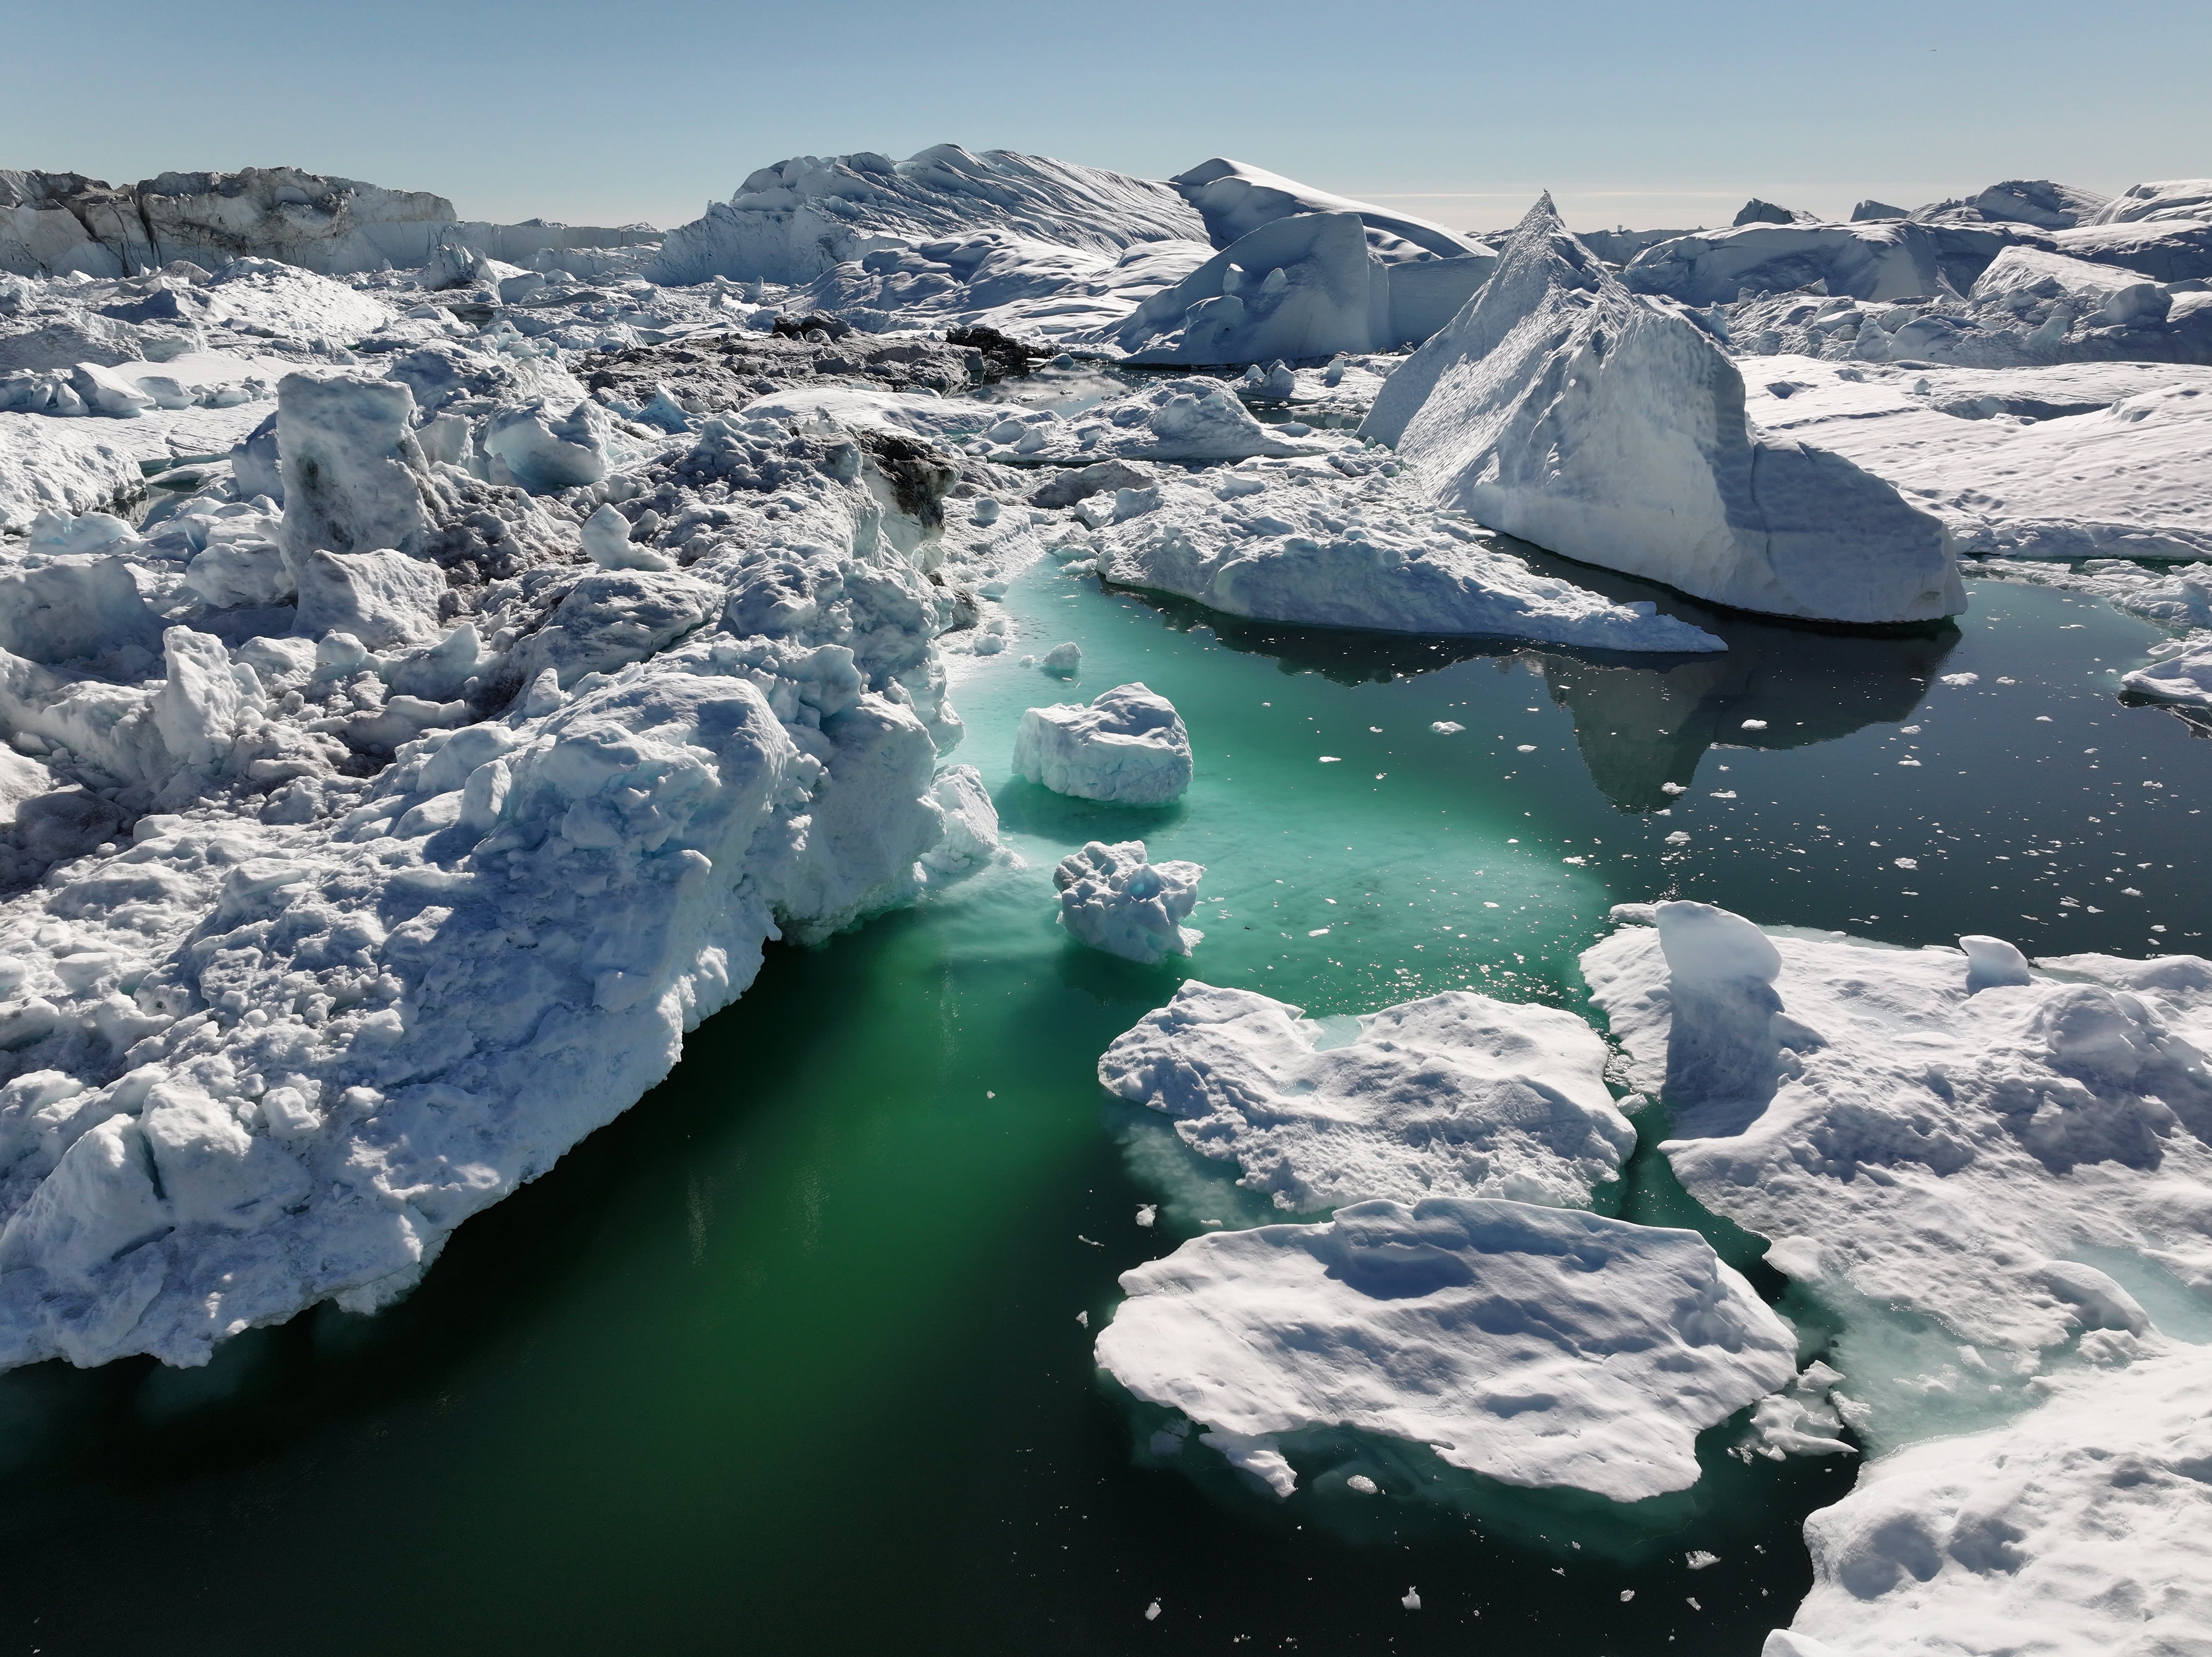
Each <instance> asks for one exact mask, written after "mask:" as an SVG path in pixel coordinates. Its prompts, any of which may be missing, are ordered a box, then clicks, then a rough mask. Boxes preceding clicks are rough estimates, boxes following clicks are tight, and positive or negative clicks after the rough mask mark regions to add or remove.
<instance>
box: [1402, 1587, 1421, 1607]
mask: <svg viewBox="0 0 2212 1657" xmlns="http://www.w3.org/2000/svg"><path fill="white" fill-rule="evenodd" d="M1398 1603H1399V1604H1400V1605H1403V1606H1405V1608H1406V1609H1407V1611H1419V1609H1420V1608H1421V1596H1420V1593H1419V1590H1418V1589H1415V1588H1407V1590H1406V1597H1405V1598H1404V1599H1401V1600H1400V1601H1399V1602H1398Z"/></svg>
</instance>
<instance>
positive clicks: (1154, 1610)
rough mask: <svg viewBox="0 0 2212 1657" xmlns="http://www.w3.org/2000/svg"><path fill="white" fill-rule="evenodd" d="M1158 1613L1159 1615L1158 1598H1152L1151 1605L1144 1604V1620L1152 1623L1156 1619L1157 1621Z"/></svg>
mask: <svg viewBox="0 0 2212 1657" xmlns="http://www.w3.org/2000/svg"><path fill="white" fill-rule="evenodd" d="M1159 1615H1160V1602H1159V1601H1158V1600H1157V1599H1155V1600H1153V1601H1152V1604H1151V1605H1146V1607H1145V1620H1146V1622H1147V1623H1152V1622H1157V1621H1158V1620H1159Z"/></svg>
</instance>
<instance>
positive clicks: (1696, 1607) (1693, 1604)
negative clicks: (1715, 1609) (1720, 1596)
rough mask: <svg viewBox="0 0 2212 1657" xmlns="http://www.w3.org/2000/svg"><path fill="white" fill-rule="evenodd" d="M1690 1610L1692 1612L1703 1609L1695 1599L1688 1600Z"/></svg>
mask: <svg viewBox="0 0 2212 1657" xmlns="http://www.w3.org/2000/svg"><path fill="white" fill-rule="evenodd" d="M1690 1609H1691V1610H1692V1611H1703V1610H1704V1609H1705V1607H1704V1606H1703V1605H1699V1603H1698V1602H1697V1600H1696V1599H1691V1600H1690Z"/></svg>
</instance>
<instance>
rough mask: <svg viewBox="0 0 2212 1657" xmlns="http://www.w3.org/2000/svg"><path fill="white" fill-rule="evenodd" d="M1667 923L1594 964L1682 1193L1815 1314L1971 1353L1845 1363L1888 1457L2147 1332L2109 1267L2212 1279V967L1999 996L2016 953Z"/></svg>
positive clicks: (2193, 962) (2086, 961)
mask: <svg viewBox="0 0 2212 1657" xmlns="http://www.w3.org/2000/svg"><path fill="white" fill-rule="evenodd" d="M1639 913H1640V912H1628V913H1626V919H1627V920H1637V919H1638V915H1639ZM1649 913H1650V918H1651V919H1653V920H1656V925H1652V926H1645V925H1633V924H1631V925H1623V926H1621V927H1620V929H1619V930H1618V931H1616V932H1614V933H1613V935H1612V936H1610V937H1608V938H1605V939H1603V940H1602V941H1601V942H1600V943H1599V944H1596V945H1595V946H1594V947H1593V948H1592V949H1590V950H1589V951H1588V952H1586V953H1585V955H1584V956H1583V974H1584V976H1585V977H1586V978H1587V979H1588V980H1589V984H1590V986H1591V992H1592V1000H1593V1002H1594V1004H1595V1005H1596V1006H1597V1007H1598V1008H1599V1009H1600V1010H1601V1011H1603V1012H1604V1013H1605V1015H1606V1016H1607V1019H1608V1021H1609V1022H1610V1023H1611V1027H1612V1029H1613V1035H1614V1036H1615V1038H1616V1039H1618V1040H1619V1041H1620V1042H1621V1043H1622V1044H1623V1045H1624V1046H1625V1047H1626V1049H1627V1052H1628V1053H1629V1055H1630V1058H1631V1059H1632V1061H1633V1065H1634V1071H1633V1080H1634V1082H1635V1083H1636V1084H1637V1085H1638V1086H1639V1087H1642V1088H1644V1089H1647V1090H1648V1091H1650V1093H1652V1094H1653V1095H1655V1096H1662V1097H1663V1098H1664V1100H1665V1101H1666V1103H1667V1106H1668V1111H1669V1113H1670V1118H1671V1123H1672V1127H1673V1132H1674V1138H1671V1139H1670V1140H1669V1141H1668V1143H1667V1144H1664V1145H1662V1150H1663V1151H1664V1153H1665V1154H1666V1156H1667V1157H1668V1161H1669V1162H1671V1163H1672V1164H1673V1166H1674V1171H1675V1173H1676V1174H1677V1175H1678V1176H1679V1177H1680V1180H1681V1181H1682V1183H1683V1185H1684V1187H1686V1188H1687V1189H1688V1190H1689V1191H1690V1193H1692V1195H1693V1196H1695V1197H1697V1198H1698V1199H1699V1201H1701V1202H1703V1203H1704V1204H1705V1205H1706V1206H1707V1207H1709V1208H1711V1209H1712V1210H1714V1211H1716V1212H1717V1213H1720V1214H1723V1215H1725V1216H1727V1217H1729V1218H1730V1219H1732V1220H1734V1221H1735V1222H1736V1223H1739V1224H1741V1225H1742V1226H1744V1227H1745V1228H1746V1229H1749V1230H1751V1231H1753V1232H1755V1233H1757V1234H1759V1235H1762V1236H1765V1237H1766V1238H1768V1239H1770V1240H1771V1243H1772V1247H1771V1252H1770V1254H1769V1259H1770V1260H1771V1262H1772V1263H1773V1264H1775V1265H1777V1266H1780V1267H1781V1269H1783V1270H1784V1272H1787V1273H1788V1274H1789V1275H1790V1276H1791V1277H1793V1278H1799V1279H1801V1280H1802V1281H1803V1282H1804V1283H1805V1284H1807V1285H1808V1287H1809V1288H1811V1289H1812V1290H1814V1292H1815V1293H1817V1294H1820V1295H1821V1296H1824V1297H1834V1298H1838V1300H1840V1301H1841V1302H1843V1303H1844V1304H1847V1305H1852V1306H1886V1307H1888V1308H1894V1311H1895V1313H1896V1314H1903V1315H1905V1316H1907V1317H1918V1318H1920V1319H1923V1320H1930V1321H1931V1322H1932V1323H1933V1324H1934V1325H1935V1326H1937V1327H1939V1328H1940V1329H1941V1330H1942V1331H1943V1332H1944V1338H1946V1339H1948V1341H1950V1342H1951V1343H1953V1345H1951V1346H1949V1347H1946V1348H1942V1349H1941V1351H1942V1354H1943V1355H1944V1363H1948V1364H1949V1366H1950V1368H1951V1369H1952V1370H1953V1371H1954V1373H1952V1374H1949V1375H1946V1374H1945V1373H1943V1368H1944V1363H1937V1365H1936V1369H1933V1370H1931V1371H1929V1372H1928V1373H1926V1374H1923V1375H1920V1376H1918V1377H1917V1378H1915V1377H1911V1376H1898V1377H1890V1378H1887V1379H1885V1378H1881V1377H1877V1376H1873V1375H1851V1374H1850V1364H1849V1363H1839V1365H1838V1367H1840V1368H1843V1369H1844V1370H1845V1371H1846V1373H1847V1375H1848V1377H1849V1378H1848V1381H1847V1382H1846V1385H1845V1387H1844V1391H1845V1393H1847V1394H1848V1395H1849V1396H1850V1398H1851V1399H1854V1400H1856V1403H1857V1407H1858V1413H1857V1415H1856V1416H1854V1417H1852V1419H1853V1421H1854V1424H1856V1425H1857V1426H1859V1427H1860V1428H1861V1429H1862V1430H1863V1431H1864V1432H1866V1433H1868V1434H1869V1436H1870V1438H1871V1439H1872V1440H1873V1441H1874V1442H1876V1443H1877V1444H1884V1443H1894V1442H1898V1441H1899V1438H1900V1437H1910V1436H1912V1435H1915V1434H1916V1433H1917V1432H1918V1431H1920V1430H1922V1423H1923V1422H1924V1421H1925V1420H1926V1419H1927V1418H1928V1414H1929V1410H1930V1409H1931V1408H1933V1409H1935V1410H1936V1414H1937V1416H1938V1417H1940V1416H1941V1413H1942V1405H1943V1400H1945V1399H1950V1400H1951V1401H1952V1403H1953V1405H1954V1406H1955V1407H1958V1408H1962V1409H1966V1410H1967V1411H1972V1409H1973V1408H1975V1407H1976V1406H1975V1404H1974V1398H1975V1396H1976V1394H1977V1393H1985V1392H1986V1387H1984V1385H1983V1383H1984V1382H1986V1383H1988V1384H1989V1385H1991V1386H1995V1387H1996V1388H1997V1390H1998V1392H1999V1393H2001V1394H2005V1393H2012V1394H2016V1393H2017V1392H2018V1389H2019V1387H2021V1385H2022V1384H2024V1383H2027V1381H2029V1380H2030V1378H2032V1377H2034V1376H2036V1375H2038V1373H2039V1370H2041V1369H2044V1368H2045V1367H2046V1366H2048V1365H2050V1364H2052V1363H2063V1353H2064V1349H2065V1348H2066V1347H2067V1346H2068V1344H2069V1343H2070V1342H2073V1341H2075V1339H2076V1338H2077V1337H2079V1338H2083V1339H2084V1340H2086V1338H2087V1332H2092V1331H2099V1330H2103V1331H2108V1332H2118V1334H2119V1335H2124V1336H2126V1337H2128V1338H2135V1337H2138V1336H2141V1335H2142V1334H2143V1333H2144V1332H2145V1331H2146V1330H2147V1329H2148V1327H2149V1321H2148V1318H2147V1316H2146V1314H2145V1313H2144V1312H2143V1310H2142V1308H2141V1307H2140V1306H2138V1305H2137V1304H2136V1302H2135V1301H2134V1300H2133V1298H2132V1297H2131V1296H2130V1294H2129V1293H2128V1292H2127V1290H2125V1289H2124V1288H2123V1287H2122V1286H2121V1284H2119V1283H2118V1282H2116V1281H2115V1280H2114V1278H2112V1276H2111V1275H2110V1274H2108V1273H2107V1272H2106V1271H2104V1270H2103V1269H2101V1268H2100V1267H2099V1266H2093V1265H2091V1264H2088V1263H2087V1262H2088V1259H2090V1258H2091V1256H2092V1255H2093V1254H2094V1255H2097V1256H2098V1257H2103V1256H2104V1255H2106V1254H2118V1255H2126V1256H2132V1257H2134V1258H2136V1259H2138V1260H2139V1261H2142V1262H2146V1263H2148V1267H2153V1268H2156V1269H2159V1270H2162V1271H2164V1272H2170V1273H2171V1274H2172V1275H2173V1276H2175V1277H2176V1278H2179V1279H2181V1280H2182V1281H2184V1282H2185V1283H2191V1284H2198V1285H2203V1284H2208V1283H2212V1206H2208V1205H2207V1203H2206V1200H2205V1193H2206V1192H2207V1190H2208V1189H2212V1144H2208V1138H2212V1075H2208V1073H2207V1071H2206V1069H2205V1064H2204V1059H2203V1050H2204V1049H2205V1047H2208V1046H2212V963H2208V962H2203V961H2201V960H2199V959H2197V957H2196V956H2159V957H2154V958H2153V959H2151V960H2149V961H2142V962H2133V961H2123V960H2119V959H2116V958H2113V957H2110V956H2065V957H2058V958H2054V959H2051V960H2046V961H2045V962H2040V963H2039V967H2040V970H2039V971H2038V972H2036V973H2035V974H2034V975H2033V978H2032V979H2031V980H2029V981H2027V982H2018V981H2004V980H2016V979H2017V978H2018V977H2019V976H2020V974H2018V973H2017V972H2016V971H2015V970H2013V969H2012V967H2011V963H2012V962H2013V961H2014V960H2015V958H2016V957H2015V955H2007V954H2005V953H2004V952H2003V951H2002V950H2000V949H1999V947H1998V945H1997V941H1996V940H1985V939H1980V938H1977V939H1975V940H1974V941H1973V943H1972V945H1971V946H1970V949H1971V951H1972V952H1971V953H1961V952H1958V951H1954V950H1948V949H1933V948H1931V949H1926V950H1902V949H1895V948H1891V947H1887V946H1884V945H1879V944H1867V943H1862V942H1859V941H1857V940H1855V939H1850V938H1844V937H1843V936H1841V935H1840V934H1835V933H1821V934H1814V933H1806V932H1796V931H1792V930H1790V929H1786V928H1784V929H1775V930H1773V931H1770V932H1762V931H1761V930H1760V929H1759V928H1758V927H1755V926H1753V925H1752V924H1751V923H1750V922H1748V921H1746V920H1742V919H1741V918H1740V917H1738V916H1735V915H1732V914H1729V913H1727V912H1725V911H1723V910H1718V909H1714V908H1711V907H1708V906H1706V905H1704V904H1699V903H1686V902H1670V903H1662V904H1660V905H1658V906H1656V910H1654V911H1651V912H1649ZM1993 966H1994V967H1995V968H1997V969H1996V970H1992V967H1993ZM2200 1292H2202V1290H2201V1288H2200ZM1957 1343H1966V1345H1964V1346H1960V1345H1958V1344H1957ZM1939 1347H1940V1342H1939ZM1961 1352H1964V1353H1966V1354H1968V1356H1967V1357H1964V1358H1961V1357H1959V1356H1958V1354H1959V1353H1961ZM2038 1384H2039V1383H2038Z"/></svg>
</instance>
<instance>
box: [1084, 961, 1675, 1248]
mask: <svg viewBox="0 0 2212 1657" xmlns="http://www.w3.org/2000/svg"><path fill="white" fill-rule="evenodd" d="M1323 1035H1324V1030H1323V1027H1322V1025H1320V1024H1317V1023H1313V1022H1311V1021H1309V1020H1306V1019H1304V1018H1302V1017H1300V1016H1299V1011H1298V1009H1297V1008H1296V1007H1292V1006H1289V1005H1285V1003H1283V1002H1280V1001H1276V1000H1272V999H1270V998H1268V997H1267V996H1264V995H1261V994H1258V993H1256V992H1253V991H1250V990H1232V989H1217V988H1215V987H1213V986H1211V985H1207V984H1201V983H1198V982H1195V981H1191V982H1186V983H1185V984H1184V985H1183V986H1182V987H1181V988H1180V989H1178V990H1177V991H1176V996H1175V999H1174V1000H1172V1001H1170V1003H1169V1004H1168V1005H1166V1006H1164V1007H1163V1008H1161V1009H1159V1010H1158V1011H1156V1012H1152V1013H1150V1014H1147V1015H1146V1017H1145V1018H1144V1019H1143V1020H1142V1021H1141V1022H1140V1023H1138V1024H1137V1026H1136V1027H1135V1028H1134V1029H1131V1030H1129V1031H1128V1032H1127V1034H1125V1035H1121V1037H1119V1038H1118V1039H1117V1040H1116V1041H1115V1042H1114V1044H1113V1045H1112V1046H1111V1047H1108V1048H1107V1049H1106V1053H1105V1056H1104V1057H1103V1058H1102V1059H1100V1060H1099V1061H1098V1079H1099V1081H1100V1083H1102V1084H1103V1086H1104V1087H1105V1088H1106V1089H1107V1090H1108V1091H1109V1092H1111V1093H1114V1094H1116V1095H1118V1096H1121V1098H1124V1099H1127V1100H1128V1101H1129V1102H1131V1103H1133V1104H1141V1105H1148V1106H1150V1107H1151V1108H1153V1109H1154V1110H1159V1111H1164V1112H1166V1113H1167V1114H1169V1115H1170V1116H1172V1117H1174V1118H1176V1133H1177V1134H1178V1135H1180V1136H1181V1137H1182V1140H1183V1142H1184V1143H1185V1144H1188V1145H1190V1146H1191V1147H1192V1148H1193V1149H1194V1150H1197V1151H1199V1152H1200V1153H1201V1154H1203V1155H1205V1156H1218V1157H1221V1158H1224V1159H1225V1160H1233V1161H1234V1162H1237V1165H1238V1166H1239V1167H1240V1168H1243V1178H1242V1179H1241V1180H1240V1181H1238V1183H1239V1184H1241V1185H1243V1186H1246V1187H1249V1188H1250V1189H1252V1190H1255V1191H1261V1192H1267V1193H1271V1194H1272V1195H1273V1199H1274V1202H1275V1205H1276V1206H1277V1207H1278V1208H1282V1209H1287V1210H1289V1211H1292V1212H1294V1213H1310V1212H1312V1211H1315V1210H1316V1209H1322V1208H1333V1207H1335V1206H1337V1205H1340V1204H1343V1203H1352V1202H1361V1201H1364V1200H1366V1199H1370V1198H1379V1197H1388V1198H1394V1199H1398V1200H1401V1201H1413V1200H1415V1199H1419V1198H1421V1197H1427V1196H1438V1197H1462V1196H1467V1197H1478V1196H1479V1197H1510V1198H1514V1199H1517V1200H1519V1201H1522V1202H1534V1203H1547V1204H1553V1205H1564V1206H1576V1207H1579V1206H1582V1205H1586V1204H1587V1203H1588V1202H1589V1194H1590V1192H1591V1190H1592V1188H1593V1187H1595V1186H1596V1185H1598V1184H1599V1183H1600V1182H1601V1181H1606V1180H1609V1179H1612V1178H1613V1177H1614V1175H1615V1174H1618V1173H1619V1171H1620V1163H1621V1160H1622V1158H1623V1157H1625V1156H1626V1155H1627V1154H1628V1152H1629V1151H1630V1150H1632V1149H1633V1148H1634V1147H1635V1144H1636V1132H1635V1130H1634V1129H1633V1128H1632V1127H1631V1126H1629V1124H1628V1120H1627V1119H1626V1117H1624V1116H1622V1115H1621V1114H1620V1111H1619V1110H1618V1109H1616V1108H1614V1106H1613V1096H1612V1094H1611V1093H1610V1092H1608V1091H1607V1088H1606V1085H1605V1063H1606V1056H1607V1052H1606V1047H1605V1043H1604V1042H1603V1041H1601V1040H1600V1039H1599V1038H1598V1037H1597V1035H1595V1033H1594V1032H1593V1031H1592V1030H1591V1029H1590V1028H1589V1025H1587V1024H1585V1023H1583V1021H1582V1020H1581V1019H1579V1018H1577V1017H1575V1016H1574V1015H1572V1014H1571V1013H1565V1012H1560V1011H1557V1010H1555V1009H1553V1008H1550V1007H1540V1006H1522V1005H1510V1004H1508V1003H1505V1002H1501V1001H1493V1000H1492V999H1490V998H1488V997H1487V996H1481V995H1475V994H1473V993H1471V992H1467V991H1463V990H1453V991H1447V992H1444V993H1443V994H1442V995H1435V996H1429V997H1426V998H1423V999H1420V1000H1417V1001H1407V1002H1403V1003H1401V1004H1400V1005H1396V1006H1392V1007H1386V1008H1384V1009H1383V1011H1380V1012H1373V1013H1368V1014H1365V1015H1364V1016H1363V1017H1361V1018H1360V1020H1359V1024H1358V1035H1357V1036H1356V1037H1354V1038H1353V1039H1352V1040H1351V1041H1340V1040H1332V1041H1328V1042H1326V1043H1324V1041H1323Z"/></svg>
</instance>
